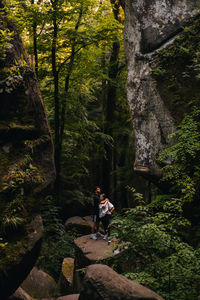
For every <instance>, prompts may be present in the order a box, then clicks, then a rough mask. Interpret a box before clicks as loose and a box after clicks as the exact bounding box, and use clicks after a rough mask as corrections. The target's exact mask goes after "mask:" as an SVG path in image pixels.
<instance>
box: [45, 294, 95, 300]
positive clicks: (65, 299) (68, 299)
mask: <svg viewBox="0 0 200 300" xmlns="http://www.w3.org/2000/svg"><path fill="white" fill-rule="evenodd" d="M79 296H80V295H79V294H71V295H67V296H62V297H59V298H48V299H47V298H45V299H42V300H78V299H79ZM88 300H89V299H88Z"/></svg>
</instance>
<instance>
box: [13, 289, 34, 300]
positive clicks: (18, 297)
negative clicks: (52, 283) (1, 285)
mask: <svg viewBox="0 0 200 300" xmlns="http://www.w3.org/2000/svg"><path fill="white" fill-rule="evenodd" d="M8 300H34V299H33V298H32V297H31V296H29V295H28V294H27V293H26V292H25V291H24V290H23V289H22V288H21V287H19V288H18V289H17V290H16V291H15V293H14V294H13V295H12V296H10V297H9V298H8Z"/></svg>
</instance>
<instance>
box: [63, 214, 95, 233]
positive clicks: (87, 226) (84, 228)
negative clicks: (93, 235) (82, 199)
mask: <svg viewBox="0 0 200 300" xmlns="http://www.w3.org/2000/svg"><path fill="white" fill-rule="evenodd" d="M92 224H93V221H92V216H86V217H79V216H75V217H71V218H69V219H67V221H66V222H65V228H66V230H70V229H71V228H75V229H76V230H77V231H78V232H80V233H82V234H89V233H90V232H91V229H92Z"/></svg>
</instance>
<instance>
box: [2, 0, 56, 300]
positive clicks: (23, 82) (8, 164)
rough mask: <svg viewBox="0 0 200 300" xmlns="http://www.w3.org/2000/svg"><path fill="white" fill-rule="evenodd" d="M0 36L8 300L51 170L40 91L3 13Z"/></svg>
mask: <svg viewBox="0 0 200 300" xmlns="http://www.w3.org/2000/svg"><path fill="white" fill-rule="evenodd" d="M0 4H1V1H0ZM0 30H1V32H0V33H1V34H0V39H1V43H0V298H1V299H7V297H8V296H9V295H11V294H12V293H13V292H14V291H15V289H17V287H18V286H19V285H20V284H21V282H22V281H23V280H24V279H25V277H26V276H27V275H28V273H29V272H30V270H31V269H32V267H33V265H34V263H35V261H36V259H37V256H38V253H39V250H40V244H41V238H42V231H43V226H42V219H41V217H40V215H39V212H40V208H41V204H42V201H44V197H45V194H46V193H48V192H50V189H51V186H52V184H53V181H54V178H55V169H54V162H53V146H52V141H51V136H50V132H49V127H48V123H47V118H46V115H45V111H44V106H43V102H42V98H41V94H40V89H39V85H38V82H37V79H36V76H35V73H34V72H33V70H32V68H31V66H30V64H29V61H28V57H27V54H26V52H25V50H24V47H23V44H22V41H21V39H20V37H19V34H18V33H17V30H16V27H15V25H14V24H12V22H11V21H10V20H8V19H7V17H6V15H5V14H4V13H3V12H1V15H0Z"/></svg>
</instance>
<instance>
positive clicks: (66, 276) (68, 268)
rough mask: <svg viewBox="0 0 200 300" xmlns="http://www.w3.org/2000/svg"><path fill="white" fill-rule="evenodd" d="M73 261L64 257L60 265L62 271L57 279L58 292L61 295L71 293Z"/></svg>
mask: <svg viewBox="0 0 200 300" xmlns="http://www.w3.org/2000/svg"><path fill="white" fill-rule="evenodd" d="M73 276H74V259H73V258H71V257H66V258H64V260H63V263H62V270H61V274H60V278H59V282H58V285H59V291H60V293H61V294H71V293H72V292H73Z"/></svg>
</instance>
